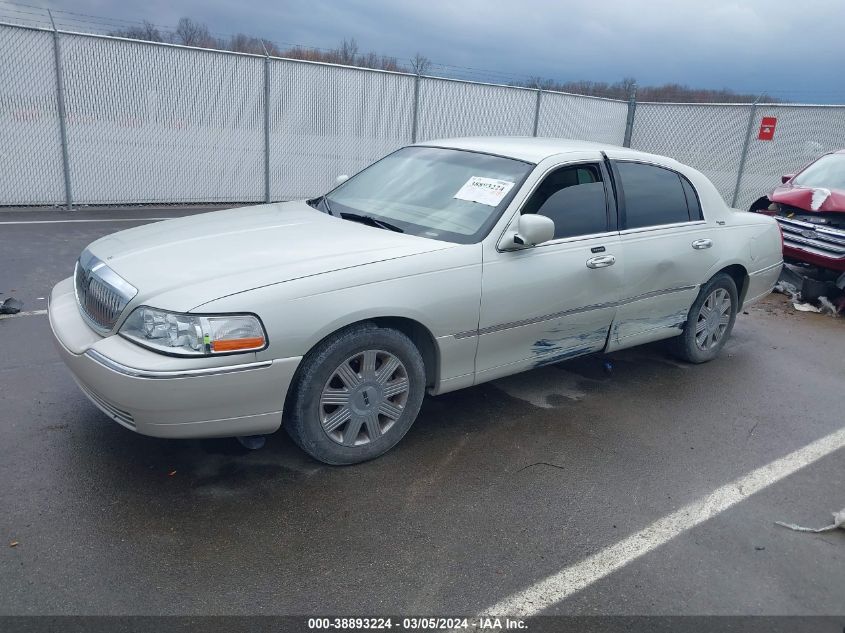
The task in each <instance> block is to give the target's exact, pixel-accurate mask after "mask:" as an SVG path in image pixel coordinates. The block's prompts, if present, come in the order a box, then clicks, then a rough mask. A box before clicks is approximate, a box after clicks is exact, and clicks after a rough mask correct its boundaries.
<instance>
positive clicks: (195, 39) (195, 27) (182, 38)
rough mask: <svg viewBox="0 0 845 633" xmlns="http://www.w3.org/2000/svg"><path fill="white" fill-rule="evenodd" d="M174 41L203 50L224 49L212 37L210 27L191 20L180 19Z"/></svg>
mask: <svg viewBox="0 0 845 633" xmlns="http://www.w3.org/2000/svg"><path fill="white" fill-rule="evenodd" d="M174 40H175V42H176V43H177V44H183V45H184V46H199V47H201V48H222V47H221V46H220V42H219V41H218V40H217V39H216V38H214V37H213V36H212V35H211V31H209V30H208V26H207V25H206V24H203V23H202V22H194V21H193V20H192V19H191V18H180V19H179V23H178V24H177V25H176V33H175V37H174Z"/></svg>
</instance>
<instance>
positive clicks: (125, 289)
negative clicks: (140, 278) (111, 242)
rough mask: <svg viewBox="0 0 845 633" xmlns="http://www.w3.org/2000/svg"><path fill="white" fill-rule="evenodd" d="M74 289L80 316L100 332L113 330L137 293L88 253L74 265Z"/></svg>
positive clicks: (83, 254) (84, 253)
mask: <svg viewBox="0 0 845 633" xmlns="http://www.w3.org/2000/svg"><path fill="white" fill-rule="evenodd" d="M74 286H75V289H76V302H77V304H78V305H79V310H80V313H81V314H82V316H83V317H85V320H86V321H88V323H89V324H90V325H91V327H93V328H94V329H95V330H97V331H98V332H100V333H105V332H108V331H109V330H111V329H112V328H113V327H114V324H115V323H117V319H118V318H119V317H120V314H121V312H123V309H124V308H125V307H126V305H127V304H128V303H129V302H130V301H131V300H132V298H133V297H134V296H135V295H136V294H138V290H137V289H136V288H135V287H134V286H132V285H131V284H129V283H127V282H126V281H125V280H124V279H123V278H122V277H120V276H119V275H118V274H117V273H115V272H114V271H113V270H112V269H111V268H109V267H108V266H106V264H105V263H103V262H102V261H100V260H99V259H97V258H96V257H94V256H93V255H91V254H90V253H89V252H88V251H85V252H83V253H82V256H81V257H80V258H79V261H78V262H76V270H75V271H74Z"/></svg>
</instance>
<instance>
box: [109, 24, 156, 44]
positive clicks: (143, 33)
mask: <svg viewBox="0 0 845 633" xmlns="http://www.w3.org/2000/svg"><path fill="white" fill-rule="evenodd" d="M109 35H113V36H114V37H128V38H129V39H133V40H144V41H147V42H163V41H164V38H163V37H162V35H161V31H159V30H158V27H156V26H155V25H154V24H150V23H149V22H147V21H146V20H144V23H143V25H142V26H130V27H129V28H126V29H120V30H117V31H110V32H109Z"/></svg>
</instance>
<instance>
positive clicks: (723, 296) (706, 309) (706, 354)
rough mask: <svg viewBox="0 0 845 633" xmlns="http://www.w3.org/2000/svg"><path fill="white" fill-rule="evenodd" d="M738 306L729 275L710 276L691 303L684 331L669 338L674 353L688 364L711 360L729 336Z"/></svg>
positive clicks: (734, 289) (732, 282) (734, 284)
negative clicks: (673, 337)
mask: <svg viewBox="0 0 845 633" xmlns="http://www.w3.org/2000/svg"><path fill="white" fill-rule="evenodd" d="M738 307H739V298H738V294H737V291H736V283H734V280H733V278H731V276H730V275H727V274H725V273H720V274H718V275H716V276H715V277H713V278H712V279H711V280H710V281H709V282H707V283H706V284H705V285H704V286H703V287H702V289H701V292H699V294H698V298H697V299H696V300H695V303H693V304H692V307H691V308H690V311H689V315H688V316H687V323H686V325H685V326H684V333H683V334H681V335H680V336H679V337H677V338H675V339H673V341H672V343H673V346H674V350H673V351H674V353H675V355H676V356H678V357H680V358H681V359H683V360H685V361H687V362H689V363H706V362H707V361H709V360H713V359H714V358H715V357H716V355H717V354H718V353H719V351H721V349H722V347H724V346H725V342H726V341H727V340H728V337H729V336H730V335H731V330H733V326H734V322H735V321H736V312H737V308H738Z"/></svg>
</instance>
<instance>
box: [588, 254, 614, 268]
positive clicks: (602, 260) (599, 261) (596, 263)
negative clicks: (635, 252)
mask: <svg viewBox="0 0 845 633" xmlns="http://www.w3.org/2000/svg"><path fill="white" fill-rule="evenodd" d="M615 263H616V258H615V257H614V256H613V255H599V256H598V257H591V258H590V259H588V260H587V268H607V267H608V266H613V264H615Z"/></svg>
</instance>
